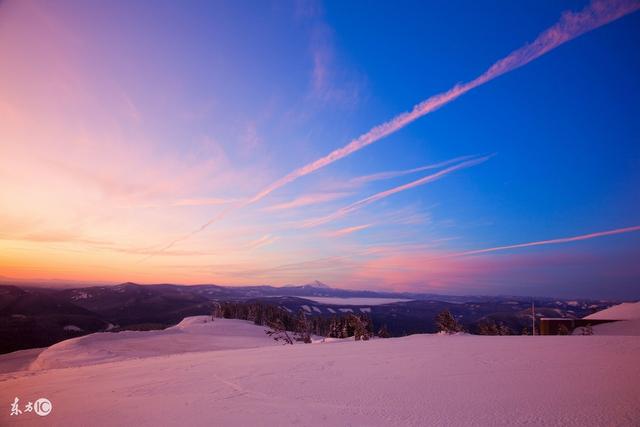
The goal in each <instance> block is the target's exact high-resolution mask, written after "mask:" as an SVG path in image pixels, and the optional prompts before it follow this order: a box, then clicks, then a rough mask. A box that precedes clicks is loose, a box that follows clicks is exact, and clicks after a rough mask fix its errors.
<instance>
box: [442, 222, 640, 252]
mask: <svg viewBox="0 0 640 427" xmlns="http://www.w3.org/2000/svg"><path fill="white" fill-rule="evenodd" d="M635 231H640V225H634V226H632V227H625V228H616V229H614V230H607V231H598V232H596V233H589V234H581V235H579V236H572V237H562V238H559V239H550V240H539V241H536V242H528V243H518V244H516V245H507V246H496V247H493V248H485V249H476V250H472V251H464V252H458V253H454V254H450V255H445V256H444V257H443V258H452V257H461V256H468V255H479V254H484V253H488V252H497V251H506V250H509V249H520V248H528V247H530V246H544V245H558V244H561V243H571V242H579V241H581V240H589V239H595V238H597V237H605V236H613V235H616V234H624V233H632V232H635Z"/></svg>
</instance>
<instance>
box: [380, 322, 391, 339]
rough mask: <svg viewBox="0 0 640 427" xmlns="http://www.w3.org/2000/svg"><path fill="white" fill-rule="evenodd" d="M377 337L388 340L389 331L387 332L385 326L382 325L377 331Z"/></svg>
mask: <svg viewBox="0 0 640 427" xmlns="http://www.w3.org/2000/svg"><path fill="white" fill-rule="evenodd" d="M378 337H380V338H390V337H391V334H389V331H388V330H387V325H382V326H381V327H380V329H379V330H378Z"/></svg>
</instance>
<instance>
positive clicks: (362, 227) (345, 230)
mask: <svg viewBox="0 0 640 427" xmlns="http://www.w3.org/2000/svg"><path fill="white" fill-rule="evenodd" d="M371 226H373V224H362V225H355V226H353V227H346V228H341V229H339V230H335V231H331V232H329V233H327V236H329V237H342V236H346V235H347V234H351V233H355V232H357V231H361V230H365V229H367V228H369V227H371Z"/></svg>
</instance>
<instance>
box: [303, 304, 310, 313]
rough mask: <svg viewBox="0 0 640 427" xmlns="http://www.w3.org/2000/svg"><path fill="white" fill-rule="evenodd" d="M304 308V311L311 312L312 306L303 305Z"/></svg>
mask: <svg viewBox="0 0 640 427" xmlns="http://www.w3.org/2000/svg"><path fill="white" fill-rule="evenodd" d="M302 308H303V309H304V311H306V312H307V313H311V307H309V306H308V305H306V304H305V305H303V306H302Z"/></svg>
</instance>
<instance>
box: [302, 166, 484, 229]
mask: <svg viewBox="0 0 640 427" xmlns="http://www.w3.org/2000/svg"><path fill="white" fill-rule="evenodd" d="M491 157H492V156H484V157H480V158H478V159H473V160H467V161H466V162H462V163H458V164H457V165H454V166H449V167H448V168H446V169H443V170H441V171H440V172H436V173H434V174H431V175H427V176H425V177H422V178H420V179H417V180H415V181H412V182H409V183H407V184H403V185H400V186H398V187H394V188H391V189H389V190H385V191H381V192H379V193H376V194H374V195H372V196H369V197H367V198H365V199H362V200H358V201H357V202H355V203H352V204H350V205H349V206H345V207H343V208H340V209H339V210H337V211H336V212H334V213H332V214H330V215H327V216H325V217H322V218H317V219H313V220H311V221H307V222H305V223H304V225H303V227H315V226H318V225H321V224H326V223H327V222H330V221H334V220H336V219H338V218H342V217H343V216H345V215H348V214H350V213H351V212H353V211H356V210H358V209H360V208H362V207H364V206H367V205H369V204H371V203H373V202H377V201H378V200H381V199H384V198H385V197H389V196H391V195H393V194H396V193H399V192H401V191H405V190H409V189H410V188H414V187H417V186H419V185H424V184H428V183H430V182H433V181H436V180H438V179H440V178H442V177H444V176H446V175H448V174H450V173H452V172H455V171H457V170H460V169H465V168H468V167H471V166H475V165H478V164H480V163H484V162H486V161H487V160H489V159H490V158H491Z"/></svg>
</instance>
